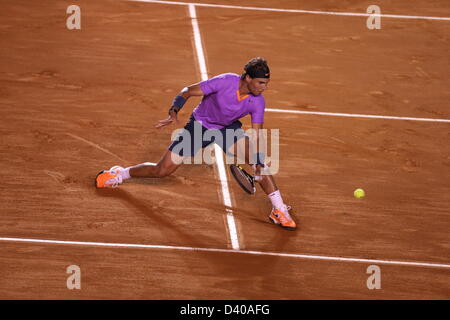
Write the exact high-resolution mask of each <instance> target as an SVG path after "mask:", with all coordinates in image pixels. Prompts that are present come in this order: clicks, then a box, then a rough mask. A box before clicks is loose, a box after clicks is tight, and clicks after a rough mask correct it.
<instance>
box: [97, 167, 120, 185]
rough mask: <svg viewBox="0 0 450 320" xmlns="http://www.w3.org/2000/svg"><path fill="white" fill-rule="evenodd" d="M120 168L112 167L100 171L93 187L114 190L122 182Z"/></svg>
mask: <svg viewBox="0 0 450 320" xmlns="http://www.w3.org/2000/svg"><path fill="white" fill-rule="evenodd" d="M121 170H123V168H122V167H119V166H114V167H112V168H111V169H109V170H102V171H100V172H99V173H98V174H97V177H95V187H97V188H116V187H118V186H119V184H121V183H122V182H123V179H122V175H121V174H120V171H121Z"/></svg>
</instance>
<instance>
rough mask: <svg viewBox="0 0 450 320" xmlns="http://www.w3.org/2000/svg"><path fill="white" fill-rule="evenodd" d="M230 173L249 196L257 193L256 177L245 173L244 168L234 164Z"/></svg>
mask: <svg viewBox="0 0 450 320" xmlns="http://www.w3.org/2000/svg"><path fill="white" fill-rule="evenodd" d="M230 171H231V174H232V175H233V177H234V179H235V180H236V181H237V183H238V184H239V185H240V186H241V188H242V189H243V190H244V191H245V192H247V193H249V194H254V193H255V192H256V187H255V177H253V176H252V175H251V174H249V173H248V172H247V171H245V170H244V168H242V167H241V166H240V165H235V164H232V165H230Z"/></svg>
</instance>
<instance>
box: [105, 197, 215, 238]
mask: <svg viewBox="0 0 450 320" xmlns="http://www.w3.org/2000/svg"><path fill="white" fill-rule="evenodd" d="M96 193H97V195H99V196H102V197H112V198H116V199H119V200H121V201H123V202H124V203H125V205H127V206H128V207H131V208H133V209H134V210H135V211H136V212H138V213H139V214H141V215H144V216H145V217H146V218H148V219H150V220H151V222H152V226H151V227H155V226H156V227H157V228H158V229H163V230H165V231H167V233H168V234H172V235H173V234H174V233H175V237H174V238H175V239H179V240H180V243H182V244H183V245H185V246H195V247H203V246H204V245H205V243H209V242H213V239H212V238H210V237H208V236H206V235H201V236H193V235H192V234H190V233H188V232H184V231H182V229H181V228H180V227H178V226H177V224H176V223H174V222H173V219H170V218H169V217H167V216H166V215H164V210H165V209H164V208H162V207H157V206H152V205H151V203H149V202H148V201H143V200H140V199H138V198H137V197H134V196H132V195H131V194H130V193H128V192H127V191H125V190H123V189H119V188H117V189H96ZM168 238H169V237H168Z"/></svg>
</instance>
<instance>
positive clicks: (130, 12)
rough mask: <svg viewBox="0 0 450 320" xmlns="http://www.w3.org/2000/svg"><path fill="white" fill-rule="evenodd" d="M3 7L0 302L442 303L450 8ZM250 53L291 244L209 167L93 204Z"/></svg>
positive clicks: (448, 183) (264, 209) (263, 210)
mask: <svg viewBox="0 0 450 320" xmlns="http://www.w3.org/2000/svg"><path fill="white" fill-rule="evenodd" d="M373 4H376V5H378V6H379V8H380V10H381V13H380V15H379V16H376V17H378V18H379V20H380V22H381V25H380V29H369V28H368V25H367V22H368V20H369V19H370V18H376V17H374V16H372V17H370V16H369V14H368V13H367V8H368V7H369V6H370V5H373ZM71 5H77V6H79V8H80V17H81V24H80V26H81V29H73V30H69V29H68V28H67V19H68V18H69V17H70V16H71V13H68V12H67V9H68V7H69V6H71ZM0 8H1V10H0V17H1V18H0V43H1V45H0V59H1V67H0V83H1V85H0V117H1V126H0V136H1V140H0V177H1V183H0V248H1V249H0V274H1V276H0V298H2V299H449V298H450V233H449V230H450V209H449V203H450V180H449V178H450V143H449V141H450V110H449V105H448V103H449V101H450V86H449V84H450V72H449V70H450V60H449V55H448V53H449V52H450V7H449V5H448V1H447V0H436V1H433V2H427V1H416V0H414V1H406V0H397V1H388V0H380V1H377V3H371V2H368V1H357V0H345V1H337V0H319V1H304V0H300V1H293V0H281V1H273V0H270V1H259V0H255V1H245V2H242V1H237V0H230V1H223V0H199V2H198V3H194V2H192V3H191V2H176V1H144V0H141V1H125V0H89V1H88V0H80V1H50V0H40V1H31V0H28V1H25V0H16V1H12V0H5V1H2V2H1V3H0ZM373 21H375V20H373ZM256 56H262V57H264V58H266V59H267V60H268V62H269V65H270V68H271V82H270V84H269V89H268V90H267V91H266V92H265V93H264V96H265V99H266V103H267V105H266V113H265V124H264V127H265V128H267V129H269V130H271V129H278V130H279V142H278V144H277V147H278V148H279V152H280V162H279V164H280V167H279V172H278V173H277V174H276V175H275V179H276V182H277V184H278V186H279V187H280V190H281V192H282V196H283V199H284V200H285V202H286V203H287V204H288V205H290V206H292V211H291V214H292V216H293V217H294V218H295V220H296V222H297V224H298V229H297V230H296V231H287V230H283V229H282V228H280V227H278V226H275V225H273V224H271V223H270V222H269V220H268V215H269V213H270V209H271V204H270V202H269V200H268V198H267V197H266V195H265V194H264V192H263V191H262V189H261V188H260V187H259V186H258V187H257V188H258V190H257V192H256V194H254V195H249V194H246V193H244V192H243V191H242V190H241V189H240V187H239V185H238V184H237V183H236V182H235V181H234V180H233V178H232V176H231V174H230V172H229V170H228V167H227V165H226V164H225V163H224V159H223V156H222V155H221V154H220V153H216V157H215V162H214V163H212V164H195V165H184V166H182V167H180V168H179V169H178V170H177V171H176V172H175V174H173V175H172V176H170V177H167V178H164V179H131V180H129V181H127V182H126V183H124V184H123V185H121V186H120V187H119V188H117V189H107V190H103V189H102V190H97V189H96V188H95V187H94V178H95V175H96V174H97V173H98V172H99V171H100V170H102V169H108V168H110V167H112V166H114V165H121V166H130V165H134V164H138V163H143V162H151V163H155V162H157V161H158V160H159V159H160V157H161V155H162V154H163V152H164V151H165V150H166V148H167V147H168V145H169V144H170V138H171V134H172V131H173V130H174V129H176V128H181V127H182V126H184V124H185V123H186V122H187V121H188V119H189V116H190V113H191V111H192V109H193V108H194V107H195V106H196V105H197V104H198V103H199V101H200V99H199V98H192V99H190V100H189V101H188V103H187V104H186V105H185V106H184V108H183V110H182V111H181V113H180V114H179V119H180V122H179V123H178V124H176V125H172V126H169V127H165V128H162V129H155V125H156V124H157V123H158V120H161V119H165V118H166V117H167V110H168V109H169V107H170V104H171V102H172V100H173V98H174V97H175V95H176V94H177V93H178V92H179V91H180V90H181V89H182V88H183V87H185V86H187V85H190V84H193V83H196V82H199V81H202V80H205V79H208V78H210V77H212V76H215V75H217V74H220V73H225V72H234V73H241V72H242V68H243V65H244V64H245V62H247V61H248V60H249V59H250V58H252V57H256ZM243 123H244V128H245V129H246V128H249V127H250V118H249V117H246V118H244V119H243ZM213 151H214V150H212V152H213ZM356 188H363V189H364V190H365V193H366V195H365V197H364V198H362V199H356V198H355V197H354V196H353V191H354V190H355V189H356ZM70 266H72V268H70ZM73 266H76V267H75V268H78V270H79V273H78V275H80V278H79V279H78V280H79V283H80V285H81V287H80V288H79V289H77V288H73V289H69V288H68V282H70V281H69V280H70V279H69V278H70V277H71V275H74V274H75V273H71V271H70V270H74V269H73V268H74V267H73ZM373 270H375V271H373ZM72 279H73V278H72ZM375 280H377V281H378V282H377V281H375ZM371 284H372V286H371ZM374 284H377V287H373V285H374Z"/></svg>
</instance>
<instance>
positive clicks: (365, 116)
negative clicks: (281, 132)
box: [265, 108, 450, 123]
mask: <svg viewBox="0 0 450 320" xmlns="http://www.w3.org/2000/svg"><path fill="white" fill-rule="evenodd" d="M265 111H268V112H280V113H294V114H311V115H321V116H330V117H350V118H368V119H392V120H411V121H428V122H447V123H450V120H449V119H432V118H411V117H393V116H377V115H370V114H352V113H333V112H315V111H300V110H286V109H275V108H266V109H265Z"/></svg>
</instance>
